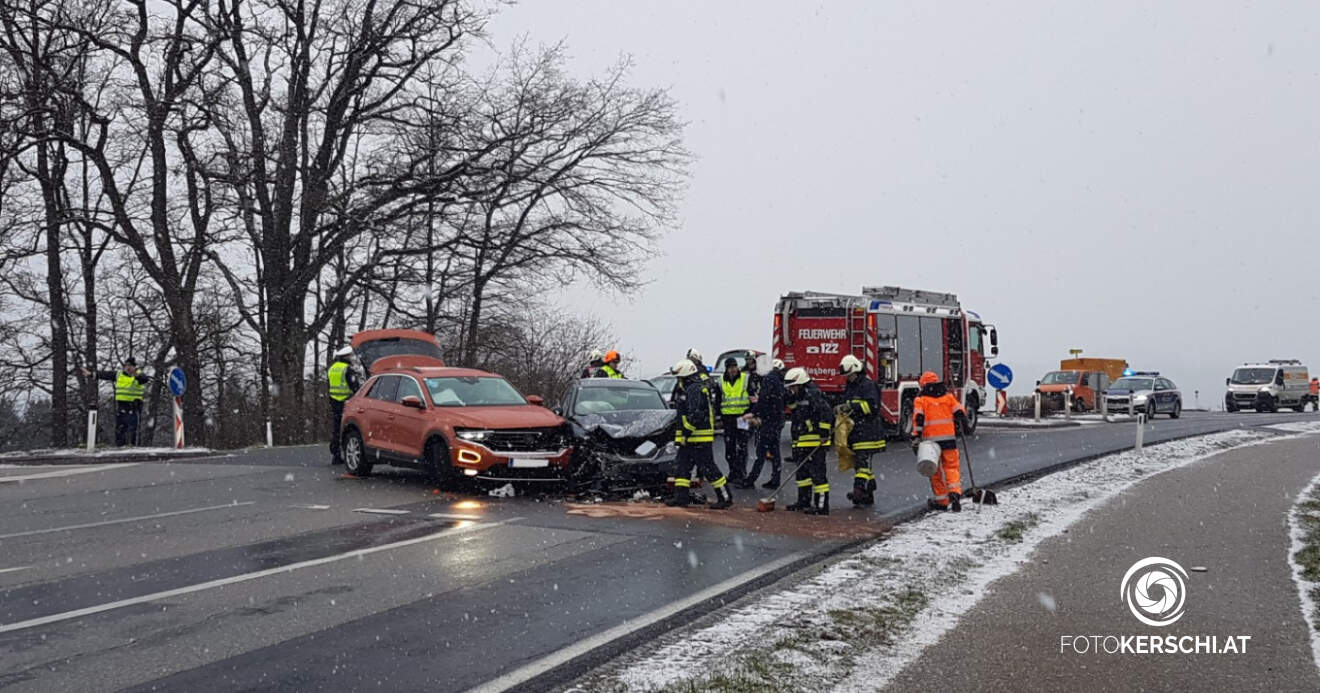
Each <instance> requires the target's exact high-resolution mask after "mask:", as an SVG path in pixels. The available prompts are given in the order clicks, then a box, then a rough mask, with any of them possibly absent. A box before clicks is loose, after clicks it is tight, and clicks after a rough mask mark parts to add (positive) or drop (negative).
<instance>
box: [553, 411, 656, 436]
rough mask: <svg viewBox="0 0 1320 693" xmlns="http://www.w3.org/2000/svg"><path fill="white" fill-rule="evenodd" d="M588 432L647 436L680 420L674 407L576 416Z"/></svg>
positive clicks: (608, 434) (579, 423)
mask: <svg viewBox="0 0 1320 693" xmlns="http://www.w3.org/2000/svg"><path fill="white" fill-rule="evenodd" d="M575 420H576V421H577V424H578V425H579V426H581V427H582V428H584V429H586V430H587V431H588V432H594V431H600V432H601V433H604V434H605V435H607V436H609V437H611V438H646V437H649V436H653V435H655V434H657V433H663V432H664V431H665V430H666V429H668V428H670V427H672V426H673V425H674V422H675V421H677V420H678V412H676V411H674V410H673V409H639V410H634V411H611V412H603V413H600V414H586V415H583V416H578V417H576V418H575Z"/></svg>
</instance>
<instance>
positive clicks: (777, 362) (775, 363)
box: [770, 359, 784, 371]
mask: <svg viewBox="0 0 1320 693" xmlns="http://www.w3.org/2000/svg"><path fill="white" fill-rule="evenodd" d="M770 367H771V368H773V369H775V370H777V371H782V370H784V362H783V361H780V360H779V359H775V360H773V361H771V362H770Z"/></svg>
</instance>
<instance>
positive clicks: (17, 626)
mask: <svg viewBox="0 0 1320 693" xmlns="http://www.w3.org/2000/svg"><path fill="white" fill-rule="evenodd" d="M521 519H522V518H521V517H511V518H509V519H507V520H501V521H499V522H487V523H483V524H479V525H468V526H467V527H451V528H449V529H446V530H443V531H440V532H436V533H434V534H428V535H426V536H423V537H416V538H413V539H404V540H403V541H396V542H394V543H392V544H381V545H380V546H372V547H369V548H365V549H356V550H353V551H349V552H347V553H339V554H335V555H333V556H323V557H321V558H313V559H311V560H308V561H301V562H299V563H290V564H289V565H282V566H278V567H275V568H266V569H265V570H257V571H254V572H251V573H243V574H242V575H234V576H231V577H227V578H219V579H217V580H208V581H207V582H201V583H198V584H196V585H188V586H186V587H176V588H175V589H172V590H165V591H163V592H153V593H151V594H144V595H142V596H139V597H130V598H128V599H120V600H119V601H115V602H107V603H105V604H97V605H96V606H89V607H85V608H82V609H75V610H73V611H65V612H64V613H59V614H51V615H49V616H42V617H40V618H32V619H28V620H26V621H18V622H17V623H6V624H0V633H12V632H13V631H16V630H23V629H25V628H34V627H36V626H45V625H49V624H51V623H59V622H61V621H69V620H72V619H75V618H82V617H83V616H90V615H92V614H100V613H105V612H106V611H114V610H115V609H122V608H124V607H126V606H134V605H137V604H146V603H148V602H154V601H158V600H161V599H170V598H172V597H178V596H181V595H185V594H192V593H194V592H202V591H205V590H209V589H214V588H216V587H224V586H226V585H235V584H238V583H240V582H249V581H252V580H257V579H260V578H264V577H269V576H271V575H279V574H281V573H291V572H293V571H295V570H301V569H303V568H311V567H313V566H318V565H325V564H327V563H335V562H337V561H342V560H345V559H348V558H358V557H360V556H369V555H371V554H373V553H380V552H381V551H390V550H393V549H399V548H403V547H405V546H412V545H413V544H421V543H423V542H428V541H435V540H436V539H443V538H445V537H449V536H453V535H455V534H467V533H469V532H477V531H480V530H483V529H491V528H492V527H499V526H500V525H507V524H509V523H510V522H517V521H519V520H521Z"/></svg>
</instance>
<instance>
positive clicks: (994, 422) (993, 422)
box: [976, 418, 1082, 431]
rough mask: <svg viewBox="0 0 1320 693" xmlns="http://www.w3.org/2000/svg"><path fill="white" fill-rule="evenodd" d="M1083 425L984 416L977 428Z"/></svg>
mask: <svg viewBox="0 0 1320 693" xmlns="http://www.w3.org/2000/svg"><path fill="white" fill-rule="evenodd" d="M1027 421H1030V422H1031V423H1026V422H1027ZM1081 425H1082V424H1081V422H1080V421H1041V422H1039V423H1037V422H1036V421H1035V420H1033V419H1024V420H1023V421H1022V422H1017V421H1014V420H1012V419H1009V420H1007V421H1001V420H999V419H988V418H982V419H981V420H979V421H977V422H976V427H977V428H980V427H982V426H985V427H987V428H1016V429H1019V430H1027V431H1029V430H1032V429H1036V428H1040V429H1050V428H1072V427H1074V426H1081Z"/></svg>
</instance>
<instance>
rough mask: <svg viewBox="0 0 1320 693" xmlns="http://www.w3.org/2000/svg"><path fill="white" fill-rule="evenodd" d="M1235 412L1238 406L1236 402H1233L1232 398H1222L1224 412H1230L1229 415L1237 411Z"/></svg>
mask: <svg viewBox="0 0 1320 693" xmlns="http://www.w3.org/2000/svg"><path fill="white" fill-rule="evenodd" d="M1237 410H1238V405H1237V403H1236V402H1234V401H1233V398H1232V397H1225V398H1224V411H1226V412H1230V413H1231V412H1235V411H1237Z"/></svg>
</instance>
